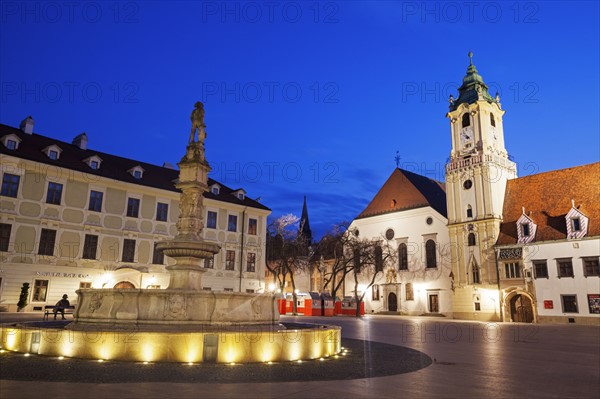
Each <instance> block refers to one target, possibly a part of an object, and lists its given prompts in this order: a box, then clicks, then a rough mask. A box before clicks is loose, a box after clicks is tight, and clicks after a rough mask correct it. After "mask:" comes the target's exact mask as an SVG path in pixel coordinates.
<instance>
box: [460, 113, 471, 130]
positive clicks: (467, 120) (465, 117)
mask: <svg viewBox="0 0 600 399" xmlns="http://www.w3.org/2000/svg"><path fill="white" fill-rule="evenodd" d="M467 126H471V117H470V116H469V113H468V112H466V113H465V114H464V115H463V118H462V127H467Z"/></svg>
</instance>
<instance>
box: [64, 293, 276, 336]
mask: <svg viewBox="0 0 600 399" xmlns="http://www.w3.org/2000/svg"><path fill="white" fill-rule="evenodd" d="M77 295H78V297H79V304H78V306H77V309H75V313H74V315H73V318H74V320H75V322H74V323H72V324H71V326H70V328H71V329H88V328H89V327H90V326H91V325H108V326H110V325H123V324H125V325H127V324H131V325H154V326H161V327H164V326H172V327H173V329H177V328H181V327H184V326H188V325H192V326H193V325H205V326H227V325H275V324H277V323H278V322H279V312H278V310H277V297H276V296H274V295H272V294H247V293H240V292H217V291H195V290H179V289H166V290H147V289H102V290H98V289H81V290H78V291H77ZM80 325H81V328H80Z"/></svg>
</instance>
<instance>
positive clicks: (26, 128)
mask: <svg viewBox="0 0 600 399" xmlns="http://www.w3.org/2000/svg"><path fill="white" fill-rule="evenodd" d="M33 123H34V122H33V118H32V117H31V116H28V117H27V118H25V119H23V120H22V121H21V125H20V126H19V128H20V129H21V130H22V131H23V133H25V134H31V133H33Z"/></svg>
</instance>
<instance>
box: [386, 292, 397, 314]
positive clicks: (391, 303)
mask: <svg viewBox="0 0 600 399" xmlns="http://www.w3.org/2000/svg"><path fill="white" fill-rule="evenodd" d="M387 299H388V301H387V302H388V310H389V311H390V312H396V311H398V297H397V296H396V294H394V293H393V292H390V293H389V295H388V298H387Z"/></svg>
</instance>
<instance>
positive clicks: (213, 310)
mask: <svg viewBox="0 0 600 399" xmlns="http://www.w3.org/2000/svg"><path fill="white" fill-rule="evenodd" d="M191 119H192V132H191V135H190V139H189V143H188V146H187V148H186V154H185V155H184V157H183V158H182V159H181V161H180V162H179V164H178V166H179V179H178V181H177V183H176V187H177V188H178V189H180V190H181V197H180V202H179V209H180V215H179V219H178V221H177V235H176V237H175V238H174V239H172V240H167V241H162V242H160V243H159V244H158V245H157V249H158V250H161V251H162V252H163V253H164V254H165V255H167V256H169V257H171V258H173V259H174V260H175V264H173V265H169V266H167V267H166V268H167V270H168V271H169V274H170V282H169V287H168V288H167V289H164V290H157V289H148V290H144V289H101V288H100V289H80V290H78V291H77V294H78V304H77V308H76V309H75V313H74V315H73V319H74V321H73V322H72V323H70V324H68V325H67V326H66V327H64V328H59V327H56V324H52V323H49V324H48V323H43V322H38V323H23V324H20V325H5V326H3V328H2V329H1V331H0V335H1V336H0V346H1V347H2V348H3V349H8V350H11V351H17V352H22V353H26V354H29V353H34V354H40V355H47V356H54V357H58V358H61V357H62V358H69V357H74V358H86V359H95V360H97V361H98V362H102V361H107V360H119V361H131V362H140V363H143V364H148V363H150V362H180V363H184V364H189V365H193V364H196V363H202V362H216V363H227V364H235V363H248V362H264V363H267V364H273V363H276V362H284V361H295V362H301V361H302V360H307V359H321V358H326V357H329V356H333V355H336V354H338V353H340V352H341V346H340V345H341V328H340V327H336V326H331V327H330V326H321V325H293V326H292V327H291V328H287V327H286V326H285V325H284V324H281V323H279V312H278V309H277V297H276V296H275V294H273V293H268V294H249V293H241V292H215V291H204V290H202V282H201V279H202V274H203V273H204V272H205V270H204V268H203V267H202V266H201V265H202V263H203V262H204V259H206V258H212V257H213V256H214V255H215V254H216V253H218V252H219V251H220V246H219V245H218V244H216V243H213V242H207V241H204V239H202V228H203V224H202V215H203V214H204V204H203V193H204V192H206V191H207V190H208V184H207V182H208V173H209V171H210V166H209V165H208V162H207V161H206V158H205V149H204V140H205V138H206V132H205V127H206V126H205V125H204V108H203V105H202V103H200V102H198V103H196V108H195V109H194V111H193V112H192V116H191ZM196 133H197V136H196ZM111 278H112V277H111V276H110V275H106V276H104V278H103V281H102V283H101V284H100V285H101V286H110V280H111ZM47 326H48V327H47ZM52 326H54V327H52ZM342 354H345V353H342Z"/></svg>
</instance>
